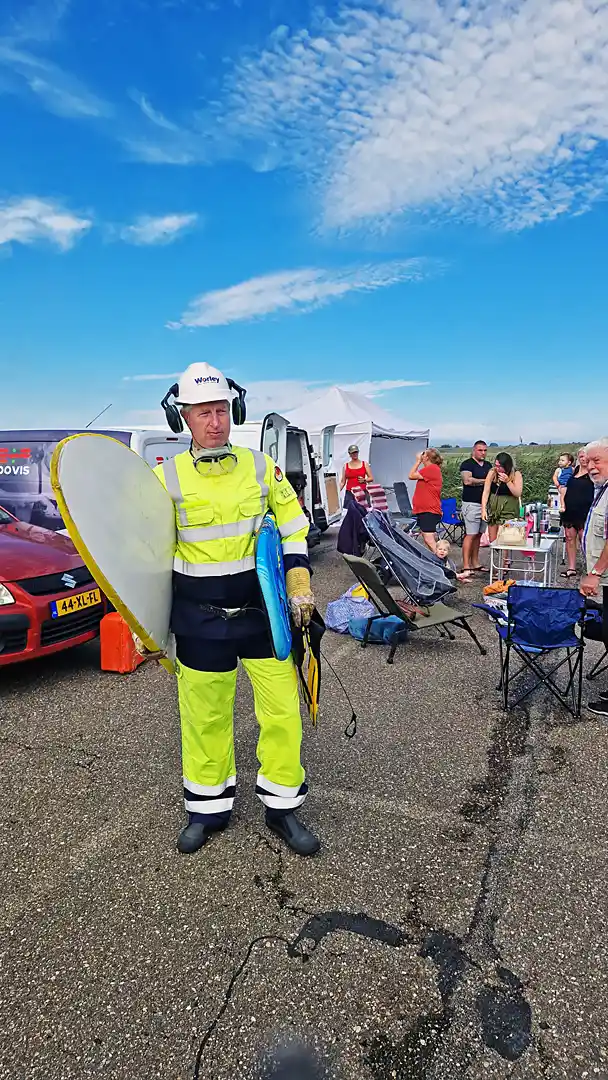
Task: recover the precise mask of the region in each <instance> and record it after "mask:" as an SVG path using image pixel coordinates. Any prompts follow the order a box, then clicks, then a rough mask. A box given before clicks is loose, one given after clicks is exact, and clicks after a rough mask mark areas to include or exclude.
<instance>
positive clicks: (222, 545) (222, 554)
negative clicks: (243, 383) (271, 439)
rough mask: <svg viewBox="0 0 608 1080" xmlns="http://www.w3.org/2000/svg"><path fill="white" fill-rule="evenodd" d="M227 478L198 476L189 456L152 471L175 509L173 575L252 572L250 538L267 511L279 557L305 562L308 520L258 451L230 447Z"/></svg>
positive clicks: (286, 484)
mask: <svg viewBox="0 0 608 1080" xmlns="http://www.w3.org/2000/svg"><path fill="white" fill-rule="evenodd" d="M233 453H234V454H235V456H236V459H237V464H236V467H235V469H234V470H233V471H232V472H230V473H224V474H222V475H219V476H215V475H212V476H201V474H200V473H199V472H198V471H197V469H196V467H195V465H194V461H193V459H192V455H191V453H190V451H189V450H187V451H186V452H185V453H183V454H178V455H177V456H176V457H174V458H173V459H171V460H170V461H165V462H163V463H162V465H158V466H157V468H156V469H155V470H154V472H155V473H156V475H157V476H158V478H159V480H160V481H161V483H162V484H163V486H164V487H165V488H166V490H167V491H168V493H169V495H170V496H171V498H172V499H173V502H174V504H175V516H176V524H177V548H176V551H175V559H174V563H173V566H174V569H175V570H176V571H177V573H179V574H183V575H185V576H188V577H197V578H201V577H221V576H224V575H234V574H241V573H245V572H246V571H249V570H253V569H254V567H255V558H254V535H255V532H256V530H257V529H258V528H259V526H260V524H261V521H262V517H263V515H264V514H265V512H266V510H267V509H271V510H272V511H273V513H274V515H275V517H276V521H277V526H278V528H279V532H280V534H281V537H282V540H283V552H284V554H285V555H301V556H304V557H306V556H307V553H308V546H307V543H306V537H307V535H308V518H307V517H306V515H305V514H304V513H303V511H302V508H301V506H300V504H299V502H298V498H297V496H296V493H295V491H294V490H293V488H292V486H291V484H290V483H289V481H288V480H287V479H286V477H284V476H283V474H282V472H281V470H280V469H279V468H277V466H275V463H274V462H273V460H272V458H270V457H268V455H267V454H263V453H262V452H261V451H260V450H248V449H245V448H244V447H240V446H235V447H233Z"/></svg>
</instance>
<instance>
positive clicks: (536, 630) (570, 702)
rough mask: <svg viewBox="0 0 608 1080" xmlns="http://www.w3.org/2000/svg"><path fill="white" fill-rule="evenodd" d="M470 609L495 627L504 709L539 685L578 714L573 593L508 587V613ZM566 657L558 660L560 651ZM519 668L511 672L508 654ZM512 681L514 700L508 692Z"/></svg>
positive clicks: (578, 613) (579, 623) (577, 610)
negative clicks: (563, 674)
mask: <svg viewBox="0 0 608 1080" xmlns="http://www.w3.org/2000/svg"><path fill="white" fill-rule="evenodd" d="M472 607H476V608H479V609H480V610H482V611H486V612H487V613H488V615H490V617H491V618H492V619H494V621H495V624H496V630H497V633H498V641H499V646H500V683H499V684H498V689H499V690H501V691H502V700H503V707H504V709H505V710H508V709H509V708H512V709H513V708H515V707H516V706H517V705H520V704H521V702H522V701H524V700H525V698H527V697H528V696H529V695H530V694H531V693H532V692H533V691H534V690H536V689H537V688H538V687H539V686H541V685H542V686H546V688H547V689H548V690H549V692H550V693H551V694H553V696H554V697H555V698H557V700H558V701H559V702H560V703H561V704H562V705H563V707H564V708H565V709H567V711H568V712H569V713H570V714H571V715H572V716H574V717H578V716H580V713H581V696H582V687H583V649H584V647H585V641H584V638H583V633H582V630H583V619H584V613H585V598H584V597H583V596H581V594H580V593H579V592H578V590H576V589H549V588H544V587H543V586H540V585H511V587H510V589H509V592H508V594H507V611H506V614H505V612H504V611H500V610H498V609H497V608H493V607H490V606H489V605H488V604H473V605H472ZM560 651H561V652H563V653H565V655H564V656H563V657H562V658H561V659H558V657H557V654H558V653H559V652H560ZM512 653H515V655H516V656H517V658H518V659H519V660H521V665H520V666H519V667H518V668H517V669H516V670H513V668H512V666H511V654H512ZM566 665H567V676H568V677H567V682H566V684H565V686H564V685H562V686H560V685H559V682H558V679H557V675H558V672H559V671H560V670H561V669H562V668H564V667H566ZM514 683H517V684H518V686H517V691H514V692H515V697H511V700H510V699H509V691H513V684H514Z"/></svg>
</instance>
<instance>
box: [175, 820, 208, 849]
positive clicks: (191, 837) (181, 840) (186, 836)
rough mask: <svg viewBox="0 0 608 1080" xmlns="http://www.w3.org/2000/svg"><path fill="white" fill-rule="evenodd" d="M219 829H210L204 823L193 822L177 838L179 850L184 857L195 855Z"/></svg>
mask: <svg viewBox="0 0 608 1080" xmlns="http://www.w3.org/2000/svg"><path fill="white" fill-rule="evenodd" d="M214 832H217V829H210V828H209V826H208V825H205V823H204V821H191V822H190V824H189V825H186V828H185V829H182V831H181V832H180V834H179V836H178V838H177V850H178V851H179V852H180V854H182V855H193V854H194V852H195V851H198V850H199V848H202V847H203V845H204V844H206V843H207V840H208V839H209V837H210V836H213V833H214Z"/></svg>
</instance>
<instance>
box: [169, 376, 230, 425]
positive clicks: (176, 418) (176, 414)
mask: <svg viewBox="0 0 608 1080" xmlns="http://www.w3.org/2000/svg"><path fill="white" fill-rule="evenodd" d="M226 382H227V383H228V386H229V387H230V389H231V390H234V391H235V394H236V396H235V397H233V399H232V409H231V412H232V422H233V423H234V424H236V425H237V427H239V426H240V425H241V424H244V423H245V420H246V419H247V406H246V404H245V397H246V395H247V391H246V390H244V389H243V387H242V386H239V384H238V383H235V382H234V380H233V379H226ZM178 397H179V385H178V384H177V383H173V386H170V387H169V389H168V390H167V393H166V394H165V396H164V398H163V400H162V401H161V405H162V408H163V409H164V413H165V417H166V420H167V423H168V425H169V427H170V428H171V431H174V432H175V434H176V435H179V433H180V431H183V430H184V422H183V420H182V414H181V412H180V410H179V406H178V405H176V404H175V402H174V401H169V398H175V399H177V398H178Z"/></svg>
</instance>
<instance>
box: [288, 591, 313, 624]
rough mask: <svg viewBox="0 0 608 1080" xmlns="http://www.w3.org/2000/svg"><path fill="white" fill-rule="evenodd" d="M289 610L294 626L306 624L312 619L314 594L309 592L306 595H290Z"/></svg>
mask: <svg viewBox="0 0 608 1080" xmlns="http://www.w3.org/2000/svg"><path fill="white" fill-rule="evenodd" d="M289 610H290V612H291V617H292V619H293V621H294V625H295V626H297V627H298V628H299V627H301V626H308V624H309V622H310V620H311V619H312V613H313V611H314V610H315V598H314V596H313V595H312V593H309V594H308V595H307V596H290V597H289Z"/></svg>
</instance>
